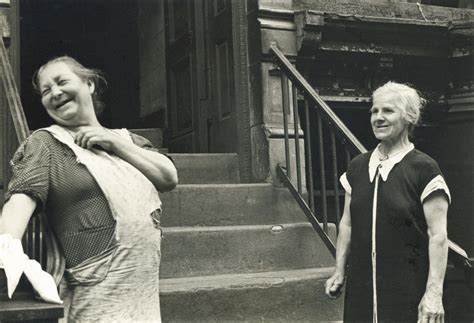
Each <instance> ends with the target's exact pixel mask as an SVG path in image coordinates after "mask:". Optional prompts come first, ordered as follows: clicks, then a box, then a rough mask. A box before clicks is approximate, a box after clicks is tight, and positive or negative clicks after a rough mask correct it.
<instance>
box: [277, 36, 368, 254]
mask: <svg viewBox="0 0 474 323" xmlns="http://www.w3.org/2000/svg"><path fill="white" fill-rule="evenodd" d="M270 52H271V53H272V54H273V57H274V59H275V63H276V64H277V65H278V67H279V68H280V70H281V86H282V101H283V128H284V141H285V166H284V167H282V166H281V165H278V166H277V173H278V175H279V177H280V178H281V180H282V181H283V182H284V183H285V184H286V185H287V187H288V188H289V189H290V191H291V192H292V194H293V196H294V197H295V199H296V201H297V202H298V204H299V205H300V207H301V208H302V210H303V211H304V213H305V214H306V216H307V217H308V219H309V221H310V222H311V224H312V225H313V227H314V229H315V230H316V232H317V233H318V234H319V236H320V237H321V239H322V240H323V242H324V243H325V245H326V246H327V247H328V249H329V251H330V252H331V253H332V254H333V255H334V256H335V253H336V250H335V249H336V248H335V246H334V243H333V242H332V241H331V239H330V238H329V236H328V214H329V213H331V215H332V216H333V219H334V222H336V223H338V222H339V217H340V210H341V199H340V194H341V193H343V190H340V189H339V175H340V172H339V169H346V168H347V165H348V164H349V161H350V159H351V157H352V156H355V155H358V154H360V153H364V152H366V151H367V149H366V148H365V147H364V146H363V145H362V144H361V143H360V142H359V140H358V139H357V138H356V137H355V136H354V135H353V134H352V132H351V131H350V130H349V129H348V128H347V127H346V125H345V124H344V123H343V122H342V121H341V120H340V119H339V117H338V116H337V115H336V114H335V113H334V111H333V110H332V109H331V108H330V107H329V106H328V105H327V104H326V103H325V102H324V100H323V99H322V98H321V97H320V96H319V95H318V94H317V93H316V91H315V90H314V89H313V87H312V86H311V85H310V84H309V83H308V82H307V81H306V79H305V78H304V77H303V76H302V75H301V74H300V73H299V72H298V70H297V69H296V68H295V67H294V66H293V65H292V64H291V62H290V61H289V60H288V59H287V58H286V57H285V55H284V54H283V53H282V52H281V51H280V50H279V49H278V47H277V45H276V44H275V43H273V44H272V45H271V47H270ZM300 113H301V115H302V118H304V122H303V127H304V147H305V150H306V153H305V156H306V163H305V168H306V171H305V175H306V187H307V196H308V197H307V199H304V198H303V195H304V194H305V193H304V192H303V181H302V166H301V164H302V163H301V158H300V154H301V152H300V150H301V149H300V136H299V132H300V129H299V124H300V121H299V115H300ZM291 114H293V128H294V129H293V132H292V133H293V134H294V135H293V138H294V147H295V148H294V152H295V163H296V165H295V167H294V168H292V165H291V162H292V160H291V158H290V134H289V121H288V116H289V115H291ZM312 116H315V119H316V120H315V121H316V126H314V125H313V124H312V123H311V122H310V119H312ZM313 130H316V136H315V140H316V141H317V142H316V145H315V147H316V150H317V151H316V153H314V152H313V151H312V150H313V140H312V131H313ZM326 136H327V137H326ZM325 139H327V140H326V141H325ZM337 139H339V140H337ZM341 155H342V158H341V157H339V156H341ZM313 156H317V160H315V161H313V159H312V158H313ZM313 165H316V169H313ZM292 169H294V171H295V172H296V183H294V181H292V177H293V176H294V175H293V174H292ZM328 169H330V173H328V172H327V170H328ZM315 179H316V181H317V182H316V183H315V182H314V181H315ZM295 184H296V187H295ZM315 184H316V185H315ZM328 184H330V185H328ZM315 187H316V188H317V190H315ZM328 187H331V188H332V190H328ZM331 196H332V203H331V201H330V197H331ZM315 198H318V199H319V202H320V203H318V208H319V210H318V211H319V212H318V213H319V214H320V218H319V219H318V217H317V216H316V204H315ZM331 205H332V206H333V208H332V209H331V211H332V212H330V211H329V208H330V206H331Z"/></svg>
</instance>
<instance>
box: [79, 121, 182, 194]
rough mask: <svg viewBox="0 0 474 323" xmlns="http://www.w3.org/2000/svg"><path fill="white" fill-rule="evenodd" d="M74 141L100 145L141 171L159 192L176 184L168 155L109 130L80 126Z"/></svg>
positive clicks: (85, 146) (174, 173)
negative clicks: (148, 148)
mask: <svg viewBox="0 0 474 323" xmlns="http://www.w3.org/2000/svg"><path fill="white" fill-rule="evenodd" d="M74 141H75V142H76V144H77V145H79V146H81V147H83V148H87V149H91V148H92V147H94V146H100V147H102V148H103V149H104V150H106V151H108V152H112V153H114V154H115V155H117V156H118V157H120V158H122V159H123V160H125V161H127V162H128V163H130V164H132V165H133V166H135V167H136V168H137V169H138V170H139V171H141V172H142V173H143V175H145V176H146V177H147V178H148V179H149V180H150V181H151V182H152V183H153V185H155V187H156V188H157V189H158V190H159V191H160V192H166V191H171V190H172V189H173V188H175V187H176V185H177V184H178V172H177V170H176V167H175V166H174V164H173V162H172V161H171V160H170V159H169V158H168V157H166V156H165V155H163V154H160V153H159V152H156V151H152V150H147V149H144V148H141V147H139V146H137V145H135V144H134V143H132V142H130V141H127V140H125V139H123V138H122V137H120V136H119V135H117V134H115V133H113V132H111V131H110V130H107V129H104V128H101V127H81V129H80V130H79V131H78V133H77V134H76V136H75V138H74Z"/></svg>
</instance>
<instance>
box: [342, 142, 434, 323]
mask: <svg viewBox="0 0 474 323" xmlns="http://www.w3.org/2000/svg"><path fill="white" fill-rule="evenodd" d="M371 153H372V152H368V153H365V154H362V155H359V156H357V157H356V158H355V159H354V160H353V161H352V162H351V163H350V165H349V168H348V171H347V180H348V182H349V184H350V185H351V187H352V193H351V204H350V211H351V227H352V230H351V245H350V255H349V259H348V269H347V282H346V294H345V307H344V321H345V322H372V320H373V289H372V261H371V251H372V211H373V210H372V209H373V197H374V188H375V180H374V181H373V182H370V179H369V175H368V173H369V172H368V165H369V160H370V156H371ZM438 175H441V171H440V169H439V167H438V165H437V163H436V162H435V161H434V160H433V159H432V158H431V157H429V156H428V155H426V154H424V153H422V152H420V151H418V150H416V149H413V150H412V151H410V152H409V153H408V154H407V155H405V157H404V158H403V159H402V160H401V161H400V162H399V163H397V164H396V165H395V166H394V167H393V169H392V170H391V171H390V173H389V175H388V177H387V180H386V181H383V180H382V179H381V178H380V180H379V183H378V197H377V210H376V212H377V217H376V222H377V223H376V286H377V304H378V306H377V312H378V321H379V322H382V321H385V322H416V321H417V316H418V305H419V303H420V301H421V298H422V296H423V294H424V292H425V289H426V282H427V278H428V270H429V258H428V238H427V235H426V230H427V224H426V220H425V217H424V213H423V205H422V201H421V195H422V192H423V190H424V189H425V187H426V185H427V184H428V183H429V182H430V181H431V180H432V179H433V178H435V177H436V176H438Z"/></svg>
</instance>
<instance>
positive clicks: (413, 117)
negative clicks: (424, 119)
mask: <svg viewBox="0 0 474 323" xmlns="http://www.w3.org/2000/svg"><path fill="white" fill-rule="evenodd" d="M387 96H391V97H392V99H393V102H394V104H395V106H396V107H398V108H399V109H400V110H401V111H402V115H403V117H404V118H405V120H406V121H407V122H408V124H409V132H410V133H411V132H412V131H413V129H414V128H415V126H417V125H418V123H419V122H420V116H421V111H422V109H423V108H424V107H425V105H426V100H425V99H423V98H422V97H421V95H420V93H419V92H418V91H417V90H415V89H414V88H412V87H410V86H408V85H406V84H401V83H397V82H393V81H389V82H387V83H385V84H384V85H382V86H380V87H379V88H377V89H376V90H375V91H374V92H373V94H372V102H375V101H376V100H378V99H379V98H383V97H387Z"/></svg>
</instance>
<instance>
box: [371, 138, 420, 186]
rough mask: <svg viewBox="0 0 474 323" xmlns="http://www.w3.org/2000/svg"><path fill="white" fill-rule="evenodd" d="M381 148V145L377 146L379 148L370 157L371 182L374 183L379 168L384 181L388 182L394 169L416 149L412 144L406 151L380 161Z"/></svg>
mask: <svg viewBox="0 0 474 323" xmlns="http://www.w3.org/2000/svg"><path fill="white" fill-rule="evenodd" d="M379 146H380V144H379V145H378V146H377V148H375V149H374V151H373V152H372V154H371V155H370V160H369V179H370V182H373V181H374V178H375V174H377V168H378V169H379V172H380V176H381V177H382V180H383V181H386V180H387V177H388V174H389V173H390V171H391V170H392V168H393V167H394V166H395V165H396V164H397V163H399V162H400V161H401V160H402V159H403V157H405V156H406V155H407V154H408V153H409V152H410V151H412V150H413V149H415V145H413V144H412V143H410V145H408V146H407V147H406V148H405V149H403V150H401V151H399V152H397V153H396V154H395V155H393V156H392V157H390V156H389V158H388V159H386V160H383V161H380V159H379V158H380V156H381V154H380V151H379V149H378V148H379ZM379 165H381V166H380V168H379Z"/></svg>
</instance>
